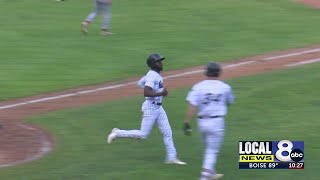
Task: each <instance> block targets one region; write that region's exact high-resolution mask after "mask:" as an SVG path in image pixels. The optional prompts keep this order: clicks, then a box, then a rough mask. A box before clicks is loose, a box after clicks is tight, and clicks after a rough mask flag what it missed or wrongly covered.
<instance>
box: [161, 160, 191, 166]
mask: <svg viewBox="0 0 320 180" xmlns="http://www.w3.org/2000/svg"><path fill="white" fill-rule="evenodd" d="M164 163H165V164H178V165H186V164H187V163H185V162H183V161H180V160H179V159H174V160H167V161H165V162H164Z"/></svg>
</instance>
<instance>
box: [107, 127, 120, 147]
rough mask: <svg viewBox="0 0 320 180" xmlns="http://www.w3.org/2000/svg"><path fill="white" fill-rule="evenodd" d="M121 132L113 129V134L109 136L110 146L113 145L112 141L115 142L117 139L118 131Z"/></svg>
mask: <svg viewBox="0 0 320 180" xmlns="http://www.w3.org/2000/svg"><path fill="white" fill-rule="evenodd" d="M117 130H119V129H118V128H113V129H112V131H111V133H110V134H109V136H108V139H107V141H108V144H111V143H112V141H114V140H115V139H116V138H117V134H116V131H117Z"/></svg>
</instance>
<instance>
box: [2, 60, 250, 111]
mask: <svg viewBox="0 0 320 180" xmlns="http://www.w3.org/2000/svg"><path fill="white" fill-rule="evenodd" d="M255 62H256V61H246V62H241V63H236V64H231V65H227V66H225V68H231V67H237V66H241V65H245V64H251V63H255ZM203 71H204V70H194V71H190V72H186V73H180V74H175V75H170V76H165V77H164V78H163V79H169V78H176V77H181V76H186V75H190V74H197V73H200V72H203ZM136 83H137V81H134V82H129V83H124V84H118V85H113V86H106V87H101V88H96V89H91V90H86V91H79V92H75V93H69V94H63V95H58V96H52V97H46V98H40V99H35V100H30V101H25V102H21V103H16V104H10V105H4V106H0V110H2V109H9V108H14V107H18V106H23V105H28V104H34V103H39V102H45V101H51V100H56V99H62V98H66V97H71V96H77V95H81V94H89V93H95V92H99V91H104V90H110V89H117V88H120V87H124V86H128V85H133V84H136Z"/></svg>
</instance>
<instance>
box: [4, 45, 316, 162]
mask: <svg viewBox="0 0 320 180" xmlns="http://www.w3.org/2000/svg"><path fill="white" fill-rule="evenodd" d="M315 62H320V46H313V47H308V48H301V49H293V50H289V51H282V52H274V53H271V54H267V55H261V56H255V57H250V58H245V59H240V60H235V61H232V62H228V63H223V64H222V65H223V68H224V73H223V76H222V79H230V78H236V77H239V76H249V75H253V74H258V73H264V72H268V71H273V70H277V69H284V68H291V67H296V66H299V65H303V64H309V63H315ZM202 71H203V67H202V66H201V67H194V68H189V69H183V70H176V71H170V72H164V73H163V75H164V78H165V79H166V80H165V86H166V87H168V89H169V90H174V89H177V88H181V87H188V86H191V85H192V84H194V83H195V82H197V81H199V80H201V79H203V78H204V77H203V73H202ZM137 80H138V79H137V78H131V79H127V80H124V81H121V82H110V83H105V84H100V85H97V86H87V87H81V88H78V89H71V90H66V91H61V92H56V93H50V94H44V95H37V96H32V97H26V98H21V99H15V100H11V101H6V102H0V124H1V125H2V127H1V128H0V144H1V146H0V147H1V149H0V168H1V167H8V166H13V165H17V164H20V163H25V162H29V161H32V160H35V159H37V158H40V157H42V156H44V155H45V154H47V153H49V152H50V150H52V149H53V147H54V139H53V137H52V136H51V135H50V134H49V133H47V132H46V131H45V130H43V129H41V128H39V127H37V126H33V125H28V124H23V119H25V118H27V117H29V116H31V115H38V114H44V113H47V112H51V111H56V110H60V109H64V108H70V107H78V106H87V105H90V104H95V103H98V102H106V101H110V100H116V99H121V98H125V97H129V96H135V95H138V94H140V93H141V91H142V90H141V89H139V88H137V86H136V85H135V81H137ZM122 87H126V88H122Z"/></svg>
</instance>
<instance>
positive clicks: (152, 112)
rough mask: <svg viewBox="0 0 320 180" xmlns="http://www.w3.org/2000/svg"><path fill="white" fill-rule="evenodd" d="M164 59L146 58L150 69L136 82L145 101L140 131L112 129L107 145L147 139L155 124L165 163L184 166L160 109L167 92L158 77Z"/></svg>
mask: <svg viewBox="0 0 320 180" xmlns="http://www.w3.org/2000/svg"><path fill="white" fill-rule="evenodd" d="M164 59H165V58H164V57H162V56H161V55H160V54H151V55H150V56H149V57H148V58H147V65H148V66H149V67H150V70H149V72H148V73H147V74H146V75H145V76H144V77H142V78H141V79H140V81H139V82H138V85H139V86H140V87H143V88H144V96H145V99H146V100H145V102H144V103H143V104H142V112H143V118H142V122H141V128H140V130H120V129H118V128H114V129H113V130H112V132H111V133H110V134H109V136H108V143H109V144H110V143H112V142H113V141H114V140H115V139H117V138H136V139H147V138H148V136H149V134H150V132H151V130H152V128H153V124H154V123H157V125H158V127H159V129H160V132H161V133H162V136H163V141H164V145H165V147H166V151H167V155H166V159H165V163H166V164H179V165H184V164H186V163H185V162H182V161H180V160H179V159H178V158H177V152H176V148H175V146H174V143H173V138H172V130H171V127H170V124H169V120H168V117H167V114H166V112H165V110H164V109H163V107H162V97H163V96H167V95H168V91H167V89H166V88H165V87H164V85H163V79H162V77H161V75H160V72H161V71H162V69H163V68H162V61H163V60H164Z"/></svg>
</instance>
